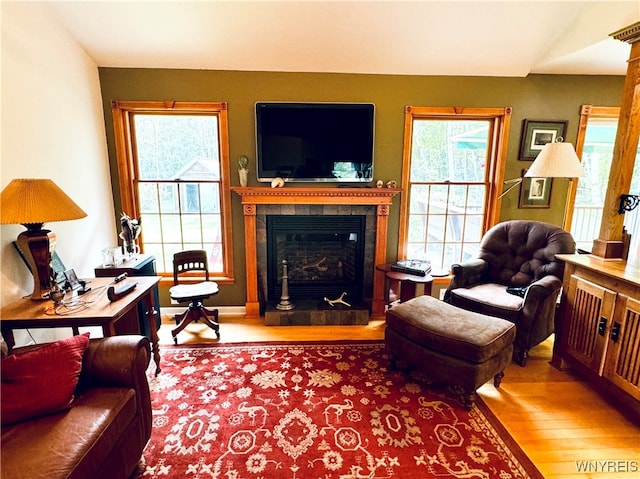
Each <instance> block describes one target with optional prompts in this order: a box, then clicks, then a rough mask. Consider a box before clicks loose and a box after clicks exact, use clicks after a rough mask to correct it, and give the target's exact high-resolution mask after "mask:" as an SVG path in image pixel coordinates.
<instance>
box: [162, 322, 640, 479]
mask: <svg viewBox="0 0 640 479" xmlns="http://www.w3.org/2000/svg"><path fill="white" fill-rule="evenodd" d="M174 325H175V323H173V321H172V319H171V318H169V317H167V316H165V317H163V325H162V327H161V328H160V331H159V336H160V344H165V345H173V339H172V337H171V329H172V328H173V327H174ZM220 332H221V339H220V341H221V342H226V343H229V342H251V341H322V340H338V339H350V340H367V339H373V340H381V339H383V338H384V321H370V322H369V325H367V326H317V327H312V326H264V324H263V320H261V319H245V318H244V317H237V316H236V317H233V316H222V317H221V318H220ZM178 340H179V344H196V343H197V344H201V343H215V342H218V340H217V339H216V337H215V334H214V333H213V331H211V330H210V329H208V328H207V327H206V326H204V325H202V324H198V323H194V324H191V325H189V326H188V327H187V329H185V330H184V331H183V332H181V333H180V335H179V337H178ZM552 346H553V341H552V338H550V339H548V340H547V341H545V342H544V343H542V344H541V345H539V346H538V347H536V348H534V349H533V350H531V352H530V357H529V361H528V363H527V366H526V367H524V368H522V367H520V366H518V365H517V364H515V363H512V364H511V365H510V366H509V367H508V368H507V370H506V371H505V377H504V379H503V381H502V384H501V386H500V389H495V388H494V387H493V384H491V383H487V384H485V385H484V386H482V387H481V388H480V389H479V391H478V393H479V394H480V396H481V397H482V399H483V400H484V401H485V402H486V403H487V405H488V406H489V407H490V408H491V410H492V411H493V412H494V414H495V415H496V416H497V417H498V418H499V419H500V421H501V422H502V424H503V425H504V426H505V427H506V428H507V430H508V431H509V432H510V433H511V435H512V436H513V437H514V439H516V440H517V441H518V443H519V444H520V446H521V447H522V449H523V450H524V451H525V453H526V454H527V455H528V456H529V458H530V459H531V460H532V461H533V462H534V463H535V464H536V466H537V467H538V469H539V470H540V471H541V472H542V474H544V476H545V477H547V478H558V479H578V478H580V479H601V478H608V479H622V478H625V479H626V478H638V477H640V426H639V425H636V424H634V423H632V422H631V421H630V420H628V419H626V418H625V417H624V416H623V415H622V414H620V413H619V412H617V411H616V410H615V409H613V408H612V407H611V406H610V405H609V404H608V403H607V402H606V401H605V400H603V399H602V398H601V397H600V396H599V395H598V394H597V393H596V392H594V391H593V390H592V389H591V388H590V387H589V385H588V383H587V382H585V381H582V380H581V379H580V377H579V376H577V375H575V374H572V373H570V372H561V371H558V370H557V369H555V368H554V367H552V366H551V365H549V363H548V361H549V360H550V359H551V348H552Z"/></svg>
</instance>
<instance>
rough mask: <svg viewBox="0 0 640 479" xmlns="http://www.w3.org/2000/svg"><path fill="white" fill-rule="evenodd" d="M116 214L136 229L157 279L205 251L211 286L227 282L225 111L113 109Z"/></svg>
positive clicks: (197, 106) (174, 106) (206, 107)
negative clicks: (189, 253)
mask: <svg viewBox="0 0 640 479" xmlns="http://www.w3.org/2000/svg"><path fill="white" fill-rule="evenodd" d="M112 111H113V119H114V128H115V137H116V149H117V157H118V174H119V178H120V190H121V196H122V209H123V210H124V211H125V212H126V213H127V214H129V215H130V216H134V217H140V218H141V222H142V233H141V244H140V247H141V250H142V251H143V252H145V253H150V254H153V255H154V256H155V257H156V263H157V268H158V273H159V274H164V275H172V274H173V255H174V253H176V252H178V251H182V250H187V249H204V250H206V251H207V252H208V254H209V271H210V274H211V275H212V276H213V277H214V278H215V279H216V280H217V281H224V280H229V281H231V280H232V279H233V267H232V265H233V261H232V257H231V254H232V253H231V251H232V248H231V221H230V218H231V214H230V210H229V208H230V197H229V196H230V193H229V148H228V131H227V106H226V103H200V102H198V103H181V102H168V103H166V102H120V101H116V102H113V104H112Z"/></svg>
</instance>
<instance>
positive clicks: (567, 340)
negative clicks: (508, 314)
mask: <svg viewBox="0 0 640 479" xmlns="http://www.w3.org/2000/svg"><path fill="white" fill-rule="evenodd" d="M559 258H560V259H562V260H563V261H565V273H564V281H563V294H562V300H561V303H560V310H559V311H558V314H557V316H556V340H555V344H554V352H553V358H552V360H551V363H552V364H553V365H554V366H556V367H558V368H561V369H564V368H567V367H573V368H575V369H577V370H578V371H580V372H581V373H583V374H584V375H585V376H587V378H588V379H590V380H591V381H593V384H594V385H595V386H596V387H598V389H600V391H601V392H602V393H603V394H604V395H605V396H606V397H608V398H610V399H612V400H613V401H615V402H617V403H618V404H619V405H620V406H621V407H622V408H624V409H625V410H626V411H628V412H629V413H630V414H632V415H633V416H635V417H636V418H640V271H638V270H637V269H635V268H631V267H627V265H626V263H624V262H622V261H603V260H599V259H597V258H594V257H591V256H589V255H559Z"/></svg>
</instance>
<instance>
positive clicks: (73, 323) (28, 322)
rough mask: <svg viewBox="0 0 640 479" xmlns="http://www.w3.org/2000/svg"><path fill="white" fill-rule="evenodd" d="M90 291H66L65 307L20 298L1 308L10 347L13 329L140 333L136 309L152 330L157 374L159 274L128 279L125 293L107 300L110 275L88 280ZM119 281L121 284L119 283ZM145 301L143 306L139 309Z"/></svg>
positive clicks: (113, 334)
mask: <svg viewBox="0 0 640 479" xmlns="http://www.w3.org/2000/svg"><path fill="white" fill-rule="evenodd" d="M89 281H91V282H90V283H89V286H91V291H89V292H88V293H85V294H84V295H82V296H77V295H76V293H75V292H74V293H73V294H72V293H67V295H66V296H65V300H64V304H65V306H59V307H58V308H56V307H55V306H54V304H53V302H52V301H34V300H32V299H31V298H23V299H20V300H18V301H15V302H13V303H11V304H9V305H7V306H5V307H3V308H2V311H1V312H0V328H1V329H2V335H3V336H4V338H5V341H6V342H7V344H8V346H9V348H12V347H13V346H14V345H15V340H14V337H13V330H14V329H28V328H59V327H67V328H72V330H73V334H74V335H76V334H79V328H82V327H87V326H99V327H101V328H102V334H103V335H104V336H105V337H106V336H115V335H117V334H140V326H139V324H140V323H139V318H138V316H139V311H143V310H144V311H146V314H145V315H144V316H145V318H143V319H144V320H145V321H147V323H148V325H149V330H150V332H151V352H152V355H153V360H154V362H155V363H156V375H157V374H158V373H159V372H160V352H159V350H158V332H157V331H156V328H155V327H151V325H152V324H154V323H155V316H156V314H157V311H156V307H155V295H154V289H155V287H156V285H157V284H158V282H159V281H160V277H159V276H136V277H135V278H128V279H127V280H126V281H127V282H135V283H137V285H136V287H135V288H134V289H133V290H132V291H131V292H130V293H129V294H127V295H126V296H124V297H122V298H120V299H118V300H116V301H113V302H111V301H109V298H107V288H108V287H109V286H110V285H113V278H93V279H90V280H89ZM120 284H122V283H120ZM141 303H144V304H145V305H146V309H140V308H139V305H140V304H141Z"/></svg>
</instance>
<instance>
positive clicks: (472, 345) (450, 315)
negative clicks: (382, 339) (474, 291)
mask: <svg viewBox="0 0 640 479" xmlns="http://www.w3.org/2000/svg"><path fill="white" fill-rule="evenodd" d="M387 327H388V328H391V329H394V330H395V331H397V332H398V333H399V334H400V335H402V336H404V337H406V338H410V339H411V341H413V342H415V343H417V344H420V345H423V346H424V347H428V348H430V349H432V350H435V351H438V352H440V353H443V354H446V355H449V356H453V357H457V358H461V359H465V360H467V361H470V362H473V363H482V362H485V361H487V360H489V359H490V358H492V357H494V356H496V355H498V354H500V353H501V352H502V351H504V350H505V348H508V347H509V346H510V345H511V344H512V343H513V340H514V338H515V326H514V325H513V323H510V322H509V321H505V320H503V319H500V318H494V317H491V316H486V315H483V314H479V313H474V312H471V311H466V310H464V309H460V308H457V307H455V306H451V305H450V304H447V303H445V302H443V301H439V300H437V299H436V298H433V297H431V296H419V297H417V298H414V299H411V300H409V301H406V302H404V303H401V304H399V305H397V306H394V307H392V308H391V309H389V310H388V311H387Z"/></svg>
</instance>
